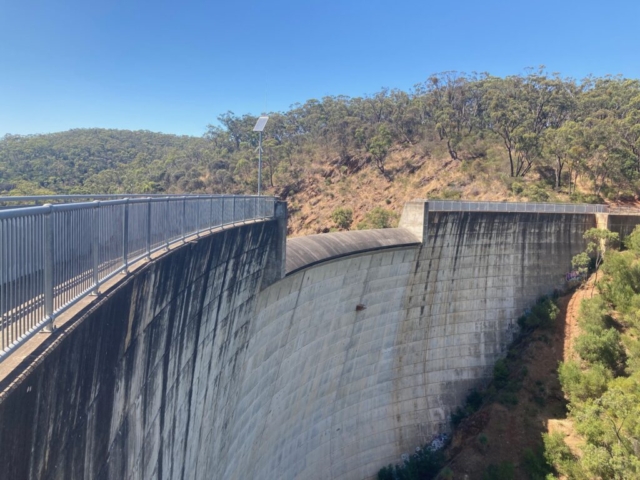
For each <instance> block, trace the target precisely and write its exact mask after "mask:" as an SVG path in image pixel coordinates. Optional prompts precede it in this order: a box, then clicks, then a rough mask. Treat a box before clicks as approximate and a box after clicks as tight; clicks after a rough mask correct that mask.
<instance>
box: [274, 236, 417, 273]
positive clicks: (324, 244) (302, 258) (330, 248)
mask: <svg viewBox="0 0 640 480" xmlns="http://www.w3.org/2000/svg"><path fill="white" fill-rule="evenodd" d="M421 240H422V237H419V238H418V237H416V236H415V235H414V234H413V233H412V232H411V231H410V230H409V229H405V228H384V229H377V230H354V231H350V232H339V233H333V234H331V235H327V234H321V235H309V236H306V237H297V238H290V239H289V240H287V263H286V271H287V274H290V273H293V272H296V271H298V270H300V269H303V268H307V267H310V266H312V265H315V264H317V263H321V262H326V261H327V260H333V259H336V258H339V257H343V256H346V255H354V254H356V253H362V252H370V251H373V250H382V249H384V248H394V247H405V246H409V245H418V244H419V243H420V241H421Z"/></svg>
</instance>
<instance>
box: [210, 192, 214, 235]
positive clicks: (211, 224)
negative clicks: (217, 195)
mask: <svg viewBox="0 0 640 480" xmlns="http://www.w3.org/2000/svg"><path fill="white" fill-rule="evenodd" d="M212 231H213V196H211V197H209V232H212Z"/></svg>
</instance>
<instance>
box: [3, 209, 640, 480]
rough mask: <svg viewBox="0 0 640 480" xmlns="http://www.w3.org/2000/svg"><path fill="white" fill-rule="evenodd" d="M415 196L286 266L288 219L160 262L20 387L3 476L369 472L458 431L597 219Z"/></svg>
mask: <svg viewBox="0 0 640 480" xmlns="http://www.w3.org/2000/svg"><path fill="white" fill-rule="evenodd" d="M409 207H412V208H413V210H412V209H411V208H408V209H406V210H405V212H408V213H411V215H409V214H408V215H407V216H406V218H403V222H404V223H403V226H404V227H405V230H407V231H411V232H413V235H414V236H415V239H416V241H415V243H411V242H409V237H408V236H407V234H406V232H404V233H403V234H402V235H401V237H402V238H403V240H402V242H403V243H402V245H400V244H397V245H394V244H393V242H391V241H389V242H387V241H386V240H385V242H384V245H383V246H381V247H380V249H379V250H367V251H358V250H357V248H355V247H354V249H353V250H352V251H349V250H348V249H347V250H344V251H343V252H342V253H341V256H339V257H335V256H334V257H332V258H331V259H330V260H327V261H324V262H322V261H319V260H318V259H315V260H314V262H313V265H311V266H308V267H306V268H305V267H304V266H301V265H297V267H296V268H297V271H296V272H295V273H292V274H290V275H288V276H286V277H284V278H282V279H280V280H278V279H279V278H281V277H282V268H284V258H283V257H282V246H283V241H284V231H285V230H286V229H285V228H284V225H283V222H277V221H270V222H265V223H256V224H251V225H245V226H241V227H236V228H233V229H230V230H226V231H221V232H218V233H215V234H213V235H211V236H208V237H205V238H202V239H200V240H199V241H198V242H197V243H193V244H187V245H185V246H183V247H181V248H179V249H177V250H175V251H173V252H171V253H169V254H167V255H165V256H164V257H161V258H160V259H158V260H156V261H154V262H152V263H150V264H149V265H147V266H146V267H145V268H144V269H142V270H141V271H140V272H138V273H136V274H135V275H133V276H131V277H130V278H128V279H126V280H125V281H124V282H123V283H122V284H121V285H120V286H119V287H117V288H116V289H115V290H114V291H113V292H112V293H110V294H109V295H108V296H106V297H105V298H104V299H102V300H101V301H100V303H99V304H97V305H96V306H95V307H94V308H92V309H91V310H90V311H88V312H85V315H84V317H83V318H82V319H81V320H79V321H78V322H77V324H76V325H75V327H74V329H73V330H72V331H70V332H68V334H66V335H65V336H64V337H62V338H61V340H60V341H59V343H58V344H57V345H56V346H55V347H53V348H51V349H50V351H49V352H47V353H46V354H45V355H43V358H42V359H41V361H39V362H36V363H35V364H34V365H32V366H30V367H29V369H28V370H26V371H25V372H23V374H22V375H21V377H20V378H19V379H18V380H16V382H15V384H14V385H13V386H12V387H11V388H10V389H6V390H5V391H4V393H3V394H2V396H1V397H0V447H1V448H0V471H2V472H3V476H6V477H7V478H12V479H23V478H24V479H46V480H48V479H61V480H62V479H65V480H67V479H81V478H86V479H88V478H92V479H100V480H102V479H105V480H106V479H114V480H115V479H139V478H142V479H147V478H158V479H203V480H204V479H220V480H222V479H224V480H227V479H238V480H240V479H274V478H282V479H293V478H300V479H364V478H371V477H373V476H374V475H375V473H376V472H377V470H378V469H379V468H380V467H381V466H383V465H385V464H388V463H390V462H399V461H400V457H401V455H402V454H404V453H411V452H413V451H414V450H415V448H416V447H417V446H421V445H423V444H424V443H425V442H427V441H429V440H430V439H431V437H432V436H433V435H434V434H437V433H439V432H442V431H446V430H447V429H448V417H449V415H450V413H451V412H452V411H453V410H454V409H455V408H456V407H457V406H458V405H459V404H461V403H462V401H463V400H464V398H465V396H466V395H467V393H468V391H469V390H470V389H471V388H473V387H475V386H478V385H479V384H482V383H483V382H484V381H485V380H486V379H487V378H488V377H489V375H490V372H491V369H492V365H493V363H494V362H495V360H496V359H497V358H498V357H499V356H500V355H501V354H502V353H503V352H504V350H505V347H506V345H507V344H508V342H509V341H510V339H511V338H512V335H513V333H514V331H515V320H516V318H517V317H518V316H519V315H520V314H521V313H522V312H523V311H524V310H526V309H527V308H529V307H530V306H531V305H532V303H533V302H534V301H535V300H536V299H537V298H538V297H539V296H540V295H542V294H545V293H551V292H552V291H553V289H554V288H559V287H562V285H563V283H564V278H565V274H566V273H567V272H568V271H569V270H570V268H571V258H572V256H573V255H575V254H576V253H578V252H579V251H581V250H582V249H583V248H584V246H585V245H584V240H583V238H582V235H583V233H584V231H585V230H587V229H589V228H592V227H595V225H596V221H595V216H594V215H587V214H539V213H495V212H483V213H477V212H476V213H470V212H428V208H427V206H426V205H425V204H422V206H420V205H413V206H411V205H410V206H409ZM412 215H413V216H412ZM638 218H640V217H638ZM336 235H339V234H336ZM386 238H387V237H385V239H386ZM420 241H421V242H420ZM327 248H328V247H327Z"/></svg>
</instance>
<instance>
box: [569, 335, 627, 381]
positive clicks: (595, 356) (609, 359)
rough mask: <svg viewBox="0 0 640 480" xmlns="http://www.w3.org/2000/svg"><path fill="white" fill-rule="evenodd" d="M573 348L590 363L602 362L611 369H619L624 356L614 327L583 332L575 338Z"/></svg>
mask: <svg viewBox="0 0 640 480" xmlns="http://www.w3.org/2000/svg"><path fill="white" fill-rule="evenodd" d="M575 350H576V352H578V355H580V358H582V359H583V360H586V361H587V362H589V363H590V364H592V365H594V364H602V365H604V366H605V367H607V368H608V369H610V370H612V371H617V370H619V368H620V367H621V365H622V364H623V362H624V358H625V352H624V348H623V346H622V343H621V342H620V334H619V333H618V332H617V331H616V330H615V329H614V328H607V329H605V330H602V331H600V332H587V333H583V334H582V335H580V336H579V337H578V339H577V340H576V344H575Z"/></svg>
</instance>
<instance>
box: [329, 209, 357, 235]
mask: <svg viewBox="0 0 640 480" xmlns="http://www.w3.org/2000/svg"><path fill="white" fill-rule="evenodd" d="M331 220H333V223H335V224H336V227H338V228H343V229H345V230H348V229H349V227H351V224H352V223H353V210H352V209H350V208H343V207H338V208H336V209H335V210H334V211H333V213H332V214H331Z"/></svg>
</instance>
